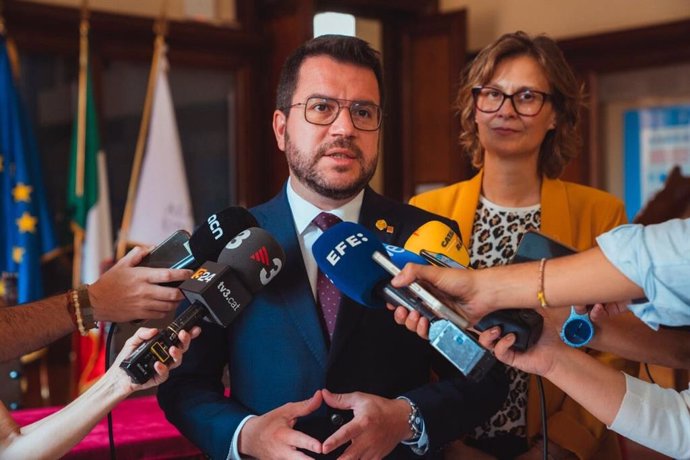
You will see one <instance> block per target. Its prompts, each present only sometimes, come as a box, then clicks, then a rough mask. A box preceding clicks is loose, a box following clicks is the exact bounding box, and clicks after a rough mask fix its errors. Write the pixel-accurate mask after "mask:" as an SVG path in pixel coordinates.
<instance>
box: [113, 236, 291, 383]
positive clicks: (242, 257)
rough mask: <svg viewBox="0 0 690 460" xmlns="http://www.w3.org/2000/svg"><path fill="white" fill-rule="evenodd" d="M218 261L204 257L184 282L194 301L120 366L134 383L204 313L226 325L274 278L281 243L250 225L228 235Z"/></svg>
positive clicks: (280, 264) (185, 291) (150, 372)
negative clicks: (204, 260) (230, 235)
mask: <svg viewBox="0 0 690 460" xmlns="http://www.w3.org/2000/svg"><path fill="white" fill-rule="evenodd" d="M218 259H219V262H211V261H209V262H205V263H204V264H203V265H202V266H201V267H199V269H198V270H197V271H196V272H195V273H194V274H193V275H192V277H191V278H190V279H188V280H186V281H184V282H183V283H182V284H181V285H180V290H181V291H182V293H183V294H184V296H185V297H186V298H187V300H189V301H190V302H191V305H190V306H189V308H187V309H186V310H185V311H184V312H182V313H181V314H180V316H178V317H177V318H176V319H175V321H173V322H172V323H171V324H170V325H169V326H168V327H167V328H165V329H164V330H163V331H161V332H160V333H159V334H158V335H157V336H156V337H154V338H153V339H151V340H149V341H147V342H144V343H143V344H141V345H140V346H139V347H138V348H137V349H136V350H135V351H134V352H133V353H132V354H131V355H130V356H129V357H128V358H127V359H125V360H124V361H122V363H121V364H120V367H122V368H123V369H124V370H125V371H126V372H127V373H128V374H129V376H130V377H131V378H132V381H133V382H135V383H144V382H146V381H147V380H149V379H150V378H151V377H153V375H154V373H155V370H154V368H153V365H154V364H155V362H156V361H160V362H161V363H163V364H168V363H169V362H170V361H171V360H172V357H171V356H170V354H169V353H168V350H169V349H170V347H171V346H173V345H177V344H178V343H179V338H178V334H179V332H180V331H182V330H185V331H188V330H190V329H191V328H192V327H194V326H195V325H197V324H199V322H200V321H201V319H202V318H206V319H207V320H208V321H210V322H213V323H216V324H218V325H220V326H223V327H226V326H227V325H228V324H230V323H231V322H232V321H233V320H234V319H235V317H237V315H238V314H239V313H240V312H241V311H242V310H243V309H244V308H245V307H246V306H247V305H248V304H249V303H250V302H251V301H252V299H253V296H254V294H256V293H257V292H258V291H260V290H261V289H262V288H263V287H265V286H266V285H267V284H268V283H270V282H271V281H272V280H273V279H274V278H275V277H276V275H278V273H279V272H280V270H281V269H282V267H283V265H284V263H285V253H284V251H283V248H281V247H280V245H279V244H278V243H277V242H276V241H275V239H274V238H273V237H272V236H271V234H270V233H268V232H266V231H265V230H263V229H261V228H258V227H251V228H248V229H246V230H243V231H241V232H240V233H238V234H237V235H236V236H235V237H234V238H233V239H232V240H230V241H229V242H228V243H227V244H226V245H225V247H224V248H223V250H222V251H221V253H220V255H219V257H218Z"/></svg>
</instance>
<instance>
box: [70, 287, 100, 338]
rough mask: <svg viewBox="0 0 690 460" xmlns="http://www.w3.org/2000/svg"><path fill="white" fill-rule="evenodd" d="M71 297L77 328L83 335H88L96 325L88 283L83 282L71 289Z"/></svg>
mask: <svg viewBox="0 0 690 460" xmlns="http://www.w3.org/2000/svg"><path fill="white" fill-rule="evenodd" d="M69 299H70V303H71V304H72V307H73V308H74V313H75V316H76V318H77V329H79V333H80V334H81V335H88V334H89V330H90V329H93V328H94V327H96V322H95V321H94V319H93V307H92V306H91V301H90V300H89V291H88V284H82V285H81V286H79V287H78V288H76V289H72V290H71V291H69Z"/></svg>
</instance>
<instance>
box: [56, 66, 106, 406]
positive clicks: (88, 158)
mask: <svg viewBox="0 0 690 460" xmlns="http://www.w3.org/2000/svg"><path fill="white" fill-rule="evenodd" d="M86 74H87V75H86V79H85V80H86V82H85V83H86V91H85V93H84V91H83V89H82V91H80V95H81V96H82V97H83V96H84V95H85V98H86V101H85V113H82V114H80V113H79V111H78V113H77V117H76V119H75V123H74V131H73V136H72V148H71V161H70V175H69V183H68V197H67V206H68V210H69V212H70V214H71V224H72V231H73V232H74V233H75V235H78V236H79V237H78V238H75V241H82V242H83V243H82V245H81V248H77V247H75V260H74V263H75V264H78V266H79V267H80V270H78V271H76V272H75V274H74V277H75V283H74V284H75V285H77V284H83V283H92V282H94V281H96V280H97V279H98V277H99V276H100V274H101V273H102V272H103V271H104V270H105V268H107V266H108V265H109V264H111V263H112V260H113V238H112V228H111V221H110V200H109V194H108V175H107V171H106V160H105V153H104V152H103V150H101V141H100V135H99V132H98V122H97V117H96V106H95V103H94V98H93V91H92V84H91V72H90V69H87V72H86ZM78 105H81V106H82V107H84V104H83V102H82V103H80V104H78ZM80 115H81V116H82V117H83V119H84V122H82V123H83V129H81V130H80V129H79V117H80ZM80 135H81V137H82V138H81V139H80ZM80 149H81V150H82V152H83V154H81V155H80V154H79V150H80ZM80 183H81V187H80ZM75 245H78V243H75ZM77 278H78V279H77ZM102 332H103V331H102V325H101V327H100V328H97V329H93V330H91V331H90V333H89V335H88V336H86V337H82V336H81V334H79V333H78V332H77V333H76V334H75V339H74V351H75V355H76V361H75V366H76V369H75V370H76V373H77V378H78V391H79V392H80V393H81V392H82V391H84V390H85V389H86V388H88V387H89V386H90V385H91V384H92V383H93V382H94V381H95V380H96V379H98V377H99V376H100V375H102V374H103V372H104V368H105V365H104V362H105V350H104V348H105V347H104V346H103V334H102Z"/></svg>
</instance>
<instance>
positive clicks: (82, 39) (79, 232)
mask: <svg viewBox="0 0 690 460" xmlns="http://www.w3.org/2000/svg"><path fill="white" fill-rule="evenodd" d="M88 62H89V10H88V0H84V1H83V2H82V8H81V23H80V24H79V87H78V95H77V161H76V163H77V164H76V174H75V181H74V194H75V196H77V197H82V196H84V167H85V164H84V163H85V160H84V159H85V152H86V84H87V81H86V74H87V69H88ZM72 231H73V232H74V259H73V262H72V287H74V288H76V287H78V286H79V285H80V284H81V258H82V249H83V243H84V229H83V228H81V226H79V225H78V224H77V223H75V222H72Z"/></svg>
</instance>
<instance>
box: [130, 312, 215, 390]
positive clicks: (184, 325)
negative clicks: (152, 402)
mask: <svg viewBox="0 0 690 460" xmlns="http://www.w3.org/2000/svg"><path fill="white" fill-rule="evenodd" d="M205 315H206V308H205V307H204V306H203V304H201V303H199V302H194V303H193V304H192V305H190V306H189V308H187V309H186V310H185V311H183V312H182V313H181V314H180V316H178V317H177V318H175V320H174V321H173V322H172V323H170V324H169V325H168V327H166V328H165V329H163V330H162V331H160V332H159V333H158V335H156V336H155V337H154V338H152V339H150V340H147V341H146V342H144V343H142V344H141V345H139V346H138V347H137V349H136V350H134V351H133V352H132V354H131V355H129V356H128V357H127V358H125V359H124V360H123V361H122V362H121V363H120V367H121V368H122V369H124V370H125V372H127V374H129V376H130V377H131V378H132V382H134V383H138V384H142V383H146V382H147V381H148V380H149V379H151V378H152V377H153V376H154V375H155V374H156V370H155V369H154V367H153V366H154V364H155V363H156V361H160V362H161V363H163V364H166V365H167V364H169V363H170V362H171V361H172V356H170V353H169V350H170V347H172V346H174V345H178V344H179V343H180V338H179V333H180V331H189V330H190V329H192V328H193V327H194V326H196V325H197V324H199V323H200V322H201V320H202V319H203V317H204V316H205Z"/></svg>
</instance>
